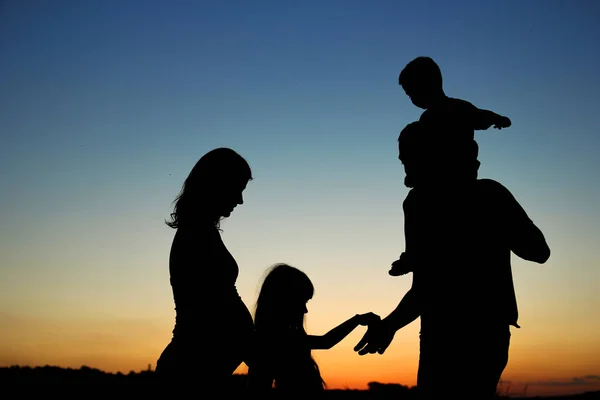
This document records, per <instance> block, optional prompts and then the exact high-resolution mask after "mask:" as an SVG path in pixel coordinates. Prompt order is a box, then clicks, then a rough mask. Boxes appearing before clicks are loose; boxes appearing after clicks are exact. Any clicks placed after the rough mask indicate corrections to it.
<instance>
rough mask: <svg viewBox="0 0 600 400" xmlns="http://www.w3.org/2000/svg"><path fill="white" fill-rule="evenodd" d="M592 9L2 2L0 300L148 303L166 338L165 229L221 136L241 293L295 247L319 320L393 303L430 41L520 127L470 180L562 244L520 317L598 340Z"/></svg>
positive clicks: (493, 142) (492, 148)
mask: <svg viewBox="0 0 600 400" xmlns="http://www.w3.org/2000/svg"><path fill="white" fill-rule="evenodd" d="M599 22H600V3H597V2H594V1H573V2H566V1H533V0H532V1H527V2H519V1H513V0H509V1H489V2H479V1H468V2H467V1H453V2H443V1H423V2H418V3H417V2H402V1H371V2H364V1H358V0H350V1H333V0H331V1H330V0H328V1H253V2H246V1H222V2H209V1H180V0H175V1H168V2H167V1H154V0H152V1H141V0H139V1H132V0H129V1H113V0H106V1H74V0H73V1H72V0H68V1H67V0H57V1H52V2H49V1H31V0H23V1H4V2H3V3H2V5H0V60H1V61H0V135H1V136H0V138H1V143H2V145H1V146H0V165H1V167H2V168H0V187H1V188H2V191H1V194H0V218H1V220H2V228H0V254H1V255H2V258H1V260H2V261H1V264H0V313H3V314H4V315H5V316H6V318H8V316H14V315H18V316H27V317H28V318H32V319H35V318H41V317H44V318H50V319H52V318H66V317H69V318H73V319H74V320H78V321H82V320H84V319H86V320H89V319H94V318H96V317H97V318H98V321H101V320H102V319H101V318H117V317H118V318H122V319H124V320H129V319H132V318H134V317H140V318H141V317H142V316H143V317H144V318H146V319H147V320H148V321H152V322H151V325H152V326H158V327H159V328H157V331H160V332H161V333H159V334H158V333H157V335H158V337H160V339H156V343H159V342H160V341H161V340H162V341H165V340H168V336H169V334H170V329H171V325H172V318H173V310H172V298H171V293H170V288H169V286H168V269H167V259H168V250H169V246H170V240H171V239H172V235H173V231H172V230H170V229H169V228H167V227H166V226H165V225H164V224H163V221H164V220H165V219H166V218H167V217H168V214H169V212H170V207H171V202H172V201H173V199H174V197H175V196H176V195H177V193H178V191H179V189H180V187H181V184H182V183H183V180H184V179H185V177H186V176H187V174H188V172H189V170H190V169H191V168H192V166H193V165H194V163H195V162H196V161H197V159H198V158H199V157H200V156H201V155H202V154H204V153H205V152H207V151H208V150H210V149H212V148H214V147H220V146H227V147H232V148H234V149H236V150H237V151H239V152H240V153H241V154H242V155H243V156H244V157H246V158H247V159H248V161H249V163H250V164H251V166H252V168H253V171H254V175H255V180H254V181H253V182H252V183H251V184H250V185H249V186H248V189H247V190H246V195H245V197H246V204H245V205H244V206H243V207H240V208H239V209H237V210H236V212H235V213H234V214H233V216H232V217H231V218H230V220H228V221H225V222H224V224H223V228H224V230H225V231H224V233H223V235H224V240H225V242H226V244H227V245H228V247H229V248H230V250H231V251H232V253H233V254H234V256H235V257H236V259H237V260H238V263H239V264H240V269H241V272H240V281H239V284H238V289H239V291H240V293H241V294H242V297H243V298H244V300H245V301H246V303H247V304H248V305H249V306H252V305H253V302H254V300H255V295H256V289H257V284H258V282H259V279H260V277H261V276H262V273H263V272H264V270H265V269H266V268H267V267H268V266H270V265H271V264H272V263H274V262H279V261H287V262H291V263H293V264H295V265H296V266H298V267H299V268H301V269H304V270H305V271H306V272H307V273H309V275H310V276H311V278H312V279H313V280H314V282H315V286H316V289H317V297H315V299H314V306H313V307H314V312H313V311H311V313H310V314H309V315H313V314H316V315H315V316H314V317H313V321H314V324H315V326H316V327H317V328H318V329H321V328H322V329H326V325H327V323H328V322H329V320H330V319H329V318H330V317H329V316H332V315H333V316H335V317H337V316H338V315H339V316H340V318H343V316H344V315H345V314H344V313H345V312H346V311H347V313H354V312H359V311H361V310H363V311H371V310H373V311H375V312H378V313H380V314H382V315H385V314H387V312H389V311H391V309H392V308H393V307H394V306H395V304H396V303H397V301H398V300H399V298H400V296H401V295H402V293H403V291H405V290H406V289H407V288H408V285H409V282H410V281H409V280H408V279H405V280H401V279H400V280H396V281H393V282H392V281H391V280H390V278H389V277H388V276H387V275H386V271H387V268H388V266H389V263H390V262H391V261H393V259H394V257H397V256H398V254H399V253H400V252H401V251H402V246H403V235H402V223H403V220H402V214H401V203H402V200H403V198H404V196H406V193H407V189H406V188H405V187H404V186H403V185H402V180H403V170H402V167H401V165H400V164H399V162H398V161H397V147H396V139H397V136H398V133H399V131H400V130H401V129H402V127H404V126H405V125H406V124H407V123H409V122H411V121H413V120H415V119H417V118H418V117H419V115H420V112H421V110H419V109H417V108H415V107H414V106H413V105H412V104H411V103H410V100H409V99H408V98H407V97H406V96H405V95H404V93H403V91H402V90H401V88H400V87H399V86H398V84H397V76H398V73H399V71H400V70H401V69H402V67H403V66H404V65H405V64H406V63H407V62H409V61H410V60H411V59H413V58H414V57H416V56H420V55H428V56H431V57H433V58H434V59H435V60H436V61H437V62H438V64H439V65H440V67H441V69H442V72H443V75H444V87H445V90H446V93H447V94H448V95H450V96H454V97H460V98H463V99H466V100H469V101H471V102H472V103H474V104H475V105H477V106H479V107H481V108H487V109H491V110H493V111H495V112H497V113H500V114H503V115H506V116H508V117H510V118H511V120H512V123H513V125H512V127H510V128H509V129H506V130H502V131H497V130H489V131H484V132H478V133H477V136H476V138H477V140H478V142H479V146H480V160H481V162H482V166H481V169H480V176H482V177H489V178H493V179H497V180H498V181H500V182H502V183H503V184H504V185H505V186H507V187H508V188H509V189H510V190H511V191H512V192H513V194H514V195H515V196H516V198H517V199H518V200H519V201H520V202H521V204H522V205H523V206H524V207H525V209H526V210H527V212H528V213H529V215H530V217H531V218H532V219H533V220H534V221H535V222H536V223H537V224H538V225H539V226H540V228H541V229H542V230H543V231H544V233H545V234H546V237H547V239H548V242H549V244H550V246H551V247H552V251H553V255H552V258H551V260H550V261H549V262H548V264H547V265H546V266H544V267H542V269H540V268H538V267H537V266H536V267H532V266H530V265H527V263H525V262H522V261H520V260H515V262H514V264H515V270H516V271H515V280H516V286H517V292H518V295H519V302H520V305H521V314H522V315H523V314H524V315H525V318H529V320H530V321H532V322H530V323H529V322H528V323H525V322H523V324H526V325H528V326H529V325H534V326H536V323H537V326H538V327H540V326H542V325H543V323H542V322H543V321H546V322H547V323H548V324H551V323H550V321H553V320H560V319H563V320H564V318H575V319H574V320H572V326H573V327H574V328H573V329H575V330H574V331H572V332H575V333H573V335H575V337H577V335H579V334H580V333H581V334H582V335H583V334H584V333H583V332H588V333H589V331H590V330H591V331H592V332H595V333H598V330H599V328H600V325H599V324H598V323H597V322H590V321H589V315H590V314H589V313H592V312H593V310H594V309H595V307H597V306H598V305H599V304H600V297H598V294H597V290H596V286H597V282H598V280H599V278H600V276H599V273H598V272H597V271H598V263H599V260H600V250H599V249H598V246H597V243H598V239H599V235H598V229H599V228H598V226H600V213H599V211H598V204H600V189H599V187H598V185H597V184H596V182H597V180H598V171H600V161H599V160H600V159H599V158H598V149H599V148H600V142H599V141H600V139H599V136H598V125H599V122H600V121H599V117H598V110H599V109H600V100H599V96H598V93H599V91H600V75H599V74H598V72H597V71H599V70H600V52H598V47H597V43H598V41H599V39H600V30H599V28H598V26H600V24H599ZM359 287H360V288H361V289H360V291H361V294H360V295H357V291H358V290H359V289H357V288H359ZM382 293H386V294H385V295H383V294H382ZM318 296H322V297H321V300H318ZM357 297H360V298H361V299H362V300H361V301H360V302H359V301H358V300H356V299H357ZM371 304H372V307H371ZM342 305H343V306H342ZM340 307H341V308H340ZM353 307H354V308H353ZM354 309H356V311H353V310H354ZM319 310H321V311H319ZM579 313H581V315H579ZM574 315H575V316H574ZM578 315H579V317H578ZM577 318H579V319H577ZM541 320H543V321H542V322H540V321H541ZM536 321H537V322H536ZM590 324H591V325H590ZM74 326H75V325H74ZM77 326H79V325H77ZM544 326H545V325H544ZM73 329H76V328H73ZM539 329H541V328H539ZM557 329H558V328H557ZM565 329H566V328H565ZM565 335H566V336H565V337H567V336H568V332H566V331H565ZM535 338H536V337H535V336H533V334H532V336H531V337H530V338H529V339H528V340H536V339H535ZM32 340H33V339H32ZM565 340H567V339H565ZM589 340H591V341H592V342H590V343H589V346H591V347H588V353H589V352H590V351H592V350H589V349H591V348H593V349H595V350H593V351H596V352H598V351H599V350H600V343H598V341H597V340H596V339H592V338H591V336H590V339H589ZM411 343H412V342H411ZM157 346H158V347H160V346H161V345H160V344H159V345H157ZM0 350H2V349H0ZM160 350H161V349H158V348H152V349H150V350H148V352H149V354H148V355H147V358H148V359H149V361H148V362H152V360H153V359H154V358H155V356H157V355H156V354H154V353H152V352H153V351H154V352H160ZM598 354H600V353H598ZM153 357H154V358H153ZM6 359H8V358H6ZM0 361H2V356H1V354H0ZM596 367H597V365H596V366H595V367H594V368H596ZM591 372H593V371H591ZM596 372H600V371H599V370H596Z"/></svg>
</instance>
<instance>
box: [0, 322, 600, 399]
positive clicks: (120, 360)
mask: <svg viewBox="0 0 600 400" xmlns="http://www.w3.org/2000/svg"><path fill="white" fill-rule="evenodd" d="M0 321H1V323H0V336H2V337H3V338H4V340H3V342H2V343H0V366H11V365H22V366H24V365H28V366H43V365H53V366H59V367H64V368H79V367H81V366H82V365H86V366H89V367H92V368H98V369H100V370H103V371H106V372H112V373H116V372H123V373H127V372H129V371H140V370H145V369H147V368H148V365H150V366H151V368H154V366H155V363H156V359H157V358H158V356H159V355H160V352H161V351H162V349H163V347H164V346H165V345H166V343H167V342H168V341H169V339H170V326H169V324H164V325H162V326H159V325H155V324H152V323H151V322H149V321H142V320H140V321H121V322H115V321H113V322H109V321H103V322H102V321H86V322H77V321H69V320H63V321H53V320H44V319H33V318H16V317H10V316H8V315H6V314H4V315H1V316H0ZM363 332H364V330H363V329H360V328H359V329H357V330H356V331H354V332H353V333H351V334H350V335H349V336H348V337H347V338H346V339H345V340H344V341H342V342H341V343H340V344H338V345H337V346H336V347H334V348H333V349H331V350H318V351H315V352H314V356H315V359H316V360H317V362H318V363H319V365H320V367H321V371H322V373H323V376H324V379H325V381H326V382H327V384H328V387H329V388H330V389H367V388H368V386H367V385H368V383H369V382H380V383H399V384H402V385H406V386H413V385H415V383H416V372H417V364H418V339H417V337H418V322H416V323H413V324H411V325H410V326H409V327H407V328H405V330H403V331H400V332H399V333H397V334H396V337H395V339H394V342H393V343H392V345H391V346H390V348H388V351H387V352H386V353H385V354H384V355H367V356H362V357H361V356H358V355H357V354H356V353H354V352H353V349H352V348H353V346H354V345H355V344H356V343H357V341H358V340H359V339H360V337H361V335H362V333H363ZM520 335H521V332H517V333H513V343H512V347H511V356H510V360H509V365H508V367H507V369H506V370H505V373H504V375H503V379H502V380H503V381H504V382H505V383H503V384H502V385H501V390H502V389H504V390H508V392H509V393H512V394H522V393H524V391H525V390H526V391H527V395H551V394H569V393H579V392H584V391H590V390H600V379H599V378H598V376H597V375H595V374H594V372H596V373H597V371H598V369H597V366H598V364H597V357H596V356H597V354H599V353H600V340H598V339H597V338H594V337H591V336H590V337H589V338H587V341H586V340H585V338H584V340H578V341H573V342H572V343H571V345H570V346H567V347H561V346H557V340H560V338H558V339H556V337H553V336H549V335H546V336H541V337H538V338H537V339H536V340H535V342H532V341H525V340H526V335H527V334H526V333H524V334H523V337H521V336H520ZM532 343H535V345H532ZM246 372H247V367H246V365H245V364H242V365H240V367H239V368H238V369H237V370H236V373H246ZM586 376H587V378H585V377H586ZM576 378H580V379H581V381H580V382H579V381H577V380H576ZM464 384H468V373H466V374H465V381H464ZM525 386H527V388H525Z"/></svg>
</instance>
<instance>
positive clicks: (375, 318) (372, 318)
mask: <svg viewBox="0 0 600 400" xmlns="http://www.w3.org/2000/svg"><path fill="white" fill-rule="evenodd" d="M379 322H381V317H380V316H379V315H377V314H375V313H372V312H369V313H366V314H358V324H359V325H362V326H365V325H368V326H371V325H374V324H378V323H379Z"/></svg>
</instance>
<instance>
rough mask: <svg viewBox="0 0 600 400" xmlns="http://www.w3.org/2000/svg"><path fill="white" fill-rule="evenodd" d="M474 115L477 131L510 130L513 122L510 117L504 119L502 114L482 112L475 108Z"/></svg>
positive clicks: (474, 124) (488, 111) (474, 125)
mask: <svg viewBox="0 0 600 400" xmlns="http://www.w3.org/2000/svg"><path fill="white" fill-rule="evenodd" d="M473 107H474V110H473V114H472V118H473V127H474V129H475V130H486V129H489V128H490V127H492V126H493V127H494V128H496V129H502V128H508V127H509V126H510V125H511V121H510V119H509V118H508V117H504V116H502V115H500V114H496V113H495V112H493V111H490V110H482V109H480V108H477V107H475V106H473Z"/></svg>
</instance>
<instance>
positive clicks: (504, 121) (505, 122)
mask: <svg viewBox="0 0 600 400" xmlns="http://www.w3.org/2000/svg"><path fill="white" fill-rule="evenodd" d="M510 125H511V122H510V118H508V117H500V118H499V119H498V121H497V122H496V123H495V124H494V128H496V129H502V128H508V127H509V126H510Z"/></svg>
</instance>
